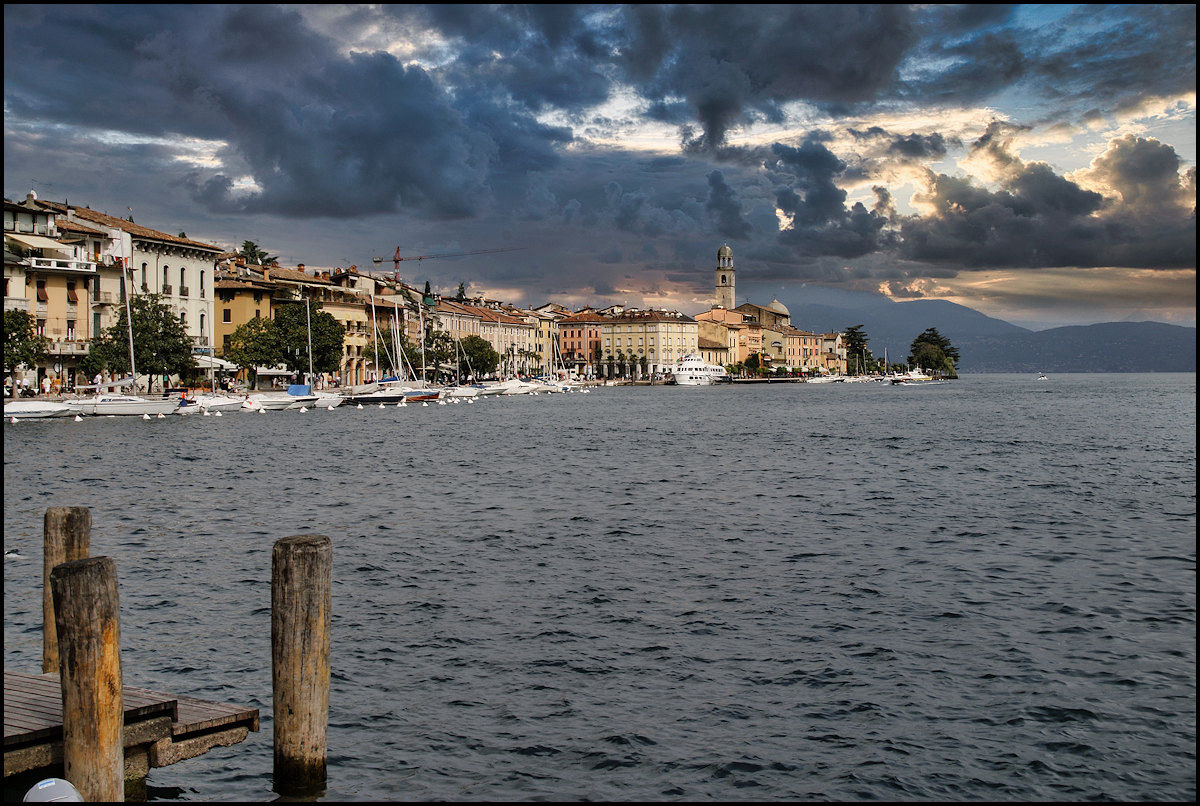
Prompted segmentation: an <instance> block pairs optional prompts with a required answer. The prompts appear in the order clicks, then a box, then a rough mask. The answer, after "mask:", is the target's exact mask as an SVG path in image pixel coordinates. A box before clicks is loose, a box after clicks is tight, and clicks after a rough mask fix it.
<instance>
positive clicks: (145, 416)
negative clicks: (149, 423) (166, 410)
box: [142, 414, 150, 420]
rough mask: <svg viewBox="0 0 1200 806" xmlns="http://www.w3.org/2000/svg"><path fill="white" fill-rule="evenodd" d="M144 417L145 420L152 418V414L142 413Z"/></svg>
mask: <svg viewBox="0 0 1200 806" xmlns="http://www.w3.org/2000/svg"><path fill="white" fill-rule="evenodd" d="M142 419H143V420H149V419H150V415H149V414H143V415H142Z"/></svg>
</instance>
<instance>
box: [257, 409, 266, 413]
mask: <svg viewBox="0 0 1200 806" xmlns="http://www.w3.org/2000/svg"><path fill="white" fill-rule="evenodd" d="M258 413H259V414H266V413H267V410H266V409H259V410H258Z"/></svg>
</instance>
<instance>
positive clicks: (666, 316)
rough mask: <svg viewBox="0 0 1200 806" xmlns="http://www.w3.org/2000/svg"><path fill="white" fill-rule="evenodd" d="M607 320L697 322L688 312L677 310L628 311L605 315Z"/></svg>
mask: <svg viewBox="0 0 1200 806" xmlns="http://www.w3.org/2000/svg"><path fill="white" fill-rule="evenodd" d="M604 320H605V321H606V322H614V323H616V322H620V323H626V322H695V321H696V320H695V319H693V318H692V317H690V316H688V315H687V314H686V313H679V312H677V311H626V312H625V313H622V314H619V315H616V316H606V317H604Z"/></svg>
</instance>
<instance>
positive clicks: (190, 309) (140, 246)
mask: <svg viewBox="0 0 1200 806" xmlns="http://www.w3.org/2000/svg"><path fill="white" fill-rule="evenodd" d="M38 204H40V205H42V206H43V207H45V208H47V209H50V210H53V211H54V212H55V213H56V214H57V215H58V216H59V217H69V218H71V219H72V220H74V221H78V222H79V223H81V224H83V225H85V226H89V227H93V228H95V229H98V230H100V231H102V232H104V233H106V234H107V235H108V236H109V239H110V240H109V247H108V248H109V249H110V251H109V254H111V255H112V256H113V257H114V258H117V259H122V260H125V261H127V265H128V266H129V267H130V269H131V270H132V273H133V292H134V293H143V294H149V293H153V294H160V295H162V302H163V303H164V304H166V305H169V306H170V307H171V308H172V309H173V310H174V311H175V312H176V314H178V316H179V320H180V321H181V322H182V323H183V325H184V328H185V330H186V331H187V334H188V336H189V337H191V339H192V343H193V344H194V345H195V347H196V348H197V350H198V351H202V352H208V351H210V350H211V349H212V319H213V299H212V284H213V281H214V277H215V272H216V263H217V258H218V257H219V256H220V254H221V249H220V248H218V247H216V246H213V245H212V244H209V243H204V242H202V241H197V240H193V239H191V238H188V237H187V235H186V234H185V233H182V232H181V233H179V234H178V235H171V234H170V233H167V232H161V231H159V230H155V229H151V228H150V227H145V226H142V225H140V224H136V223H134V221H133V215H132V214H130V216H129V217H128V218H118V217H116V216H111V215H108V214H107V213H101V212H98V211H96V210H92V209H90V208H88V207H78V206H75V205H69V204H66V203H65V202H64V203H61V204H60V203H58V202H51V201H44V200H42V201H38Z"/></svg>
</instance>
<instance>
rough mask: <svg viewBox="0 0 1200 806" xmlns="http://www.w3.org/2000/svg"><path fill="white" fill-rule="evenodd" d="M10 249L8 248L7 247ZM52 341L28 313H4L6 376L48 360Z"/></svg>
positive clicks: (14, 378)
mask: <svg viewBox="0 0 1200 806" xmlns="http://www.w3.org/2000/svg"><path fill="white" fill-rule="evenodd" d="M5 248H6V249H7V248H8V247H7V246H6V247H5ZM49 346H50V341H49V340H48V339H47V338H46V337H45V336H42V335H40V334H39V333H38V332H37V322H36V320H35V319H34V317H33V314H31V313H29V312H28V311H18V310H8V311H5V312H4V374H5V375H6V376H9V377H11V378H13V381H14V385H13V389H16V385H15V381H16V372H17V370H18V369H20V368H21V367H22V366H24V367H29V368H30V369H32V368H34V367H36V366H37V365H38V364H40V363H41V362H42V361H45V360H46V356H47V354H48V351H49Z"/></svg>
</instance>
